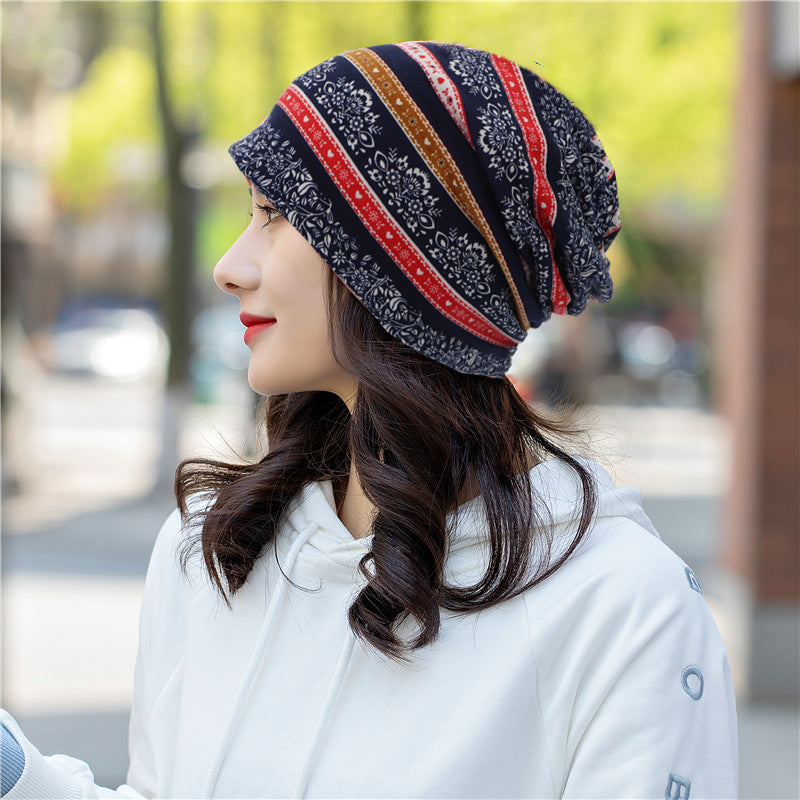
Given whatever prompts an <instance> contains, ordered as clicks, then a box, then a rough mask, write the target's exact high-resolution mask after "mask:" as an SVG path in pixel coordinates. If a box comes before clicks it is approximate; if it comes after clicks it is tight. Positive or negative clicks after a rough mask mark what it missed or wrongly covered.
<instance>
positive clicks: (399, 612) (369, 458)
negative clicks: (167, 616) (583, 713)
mask: <svg viewBox="0 0 800 800" xmlns="http://www.w3.org/2000/svg"><path fill="white" fill-rule="evenodd" d="M330 275H331V278H330V283H329V286H328V295H329V308H330V337H331V343H332V348H333V353H334V356H335V358H336V359H337V361H338V362H339V363H340V364H341V365H342V367H343V368H344V369H345V370H346V371H347V372H348V373H350V374H351V375H353V376H354V377H355V378H356V379H357V381H358V391H357V396H356V398H355V401H354V404H353V408H352V414H351V413H350V411H348V408H347V407H346V405H345V404H344V402H343V401H342V400H341V399H340V398H339V397H337V396H336V395H333V394H330V393H327V392H297V393H293V394H285V395H274V396H271V397H269V398H268V399H267V401H266V430H267V437H268V442H269V450H268V453H267V455H266V456H264V457H263V458H262V459H261V460H259V461H258V462H257V463H248V464H230V463H224V462H221V461H214V460H209V459H189V460H187V461H184V462H183V463H181V465H180V466H179V467H178V470H177V473H176V477H175V494H176V497H177V499H178V504H179V507H180V510H181V512H182V514H183V515H184V520H187V519H188V518H197V517H198V516H199V517H201V518H202V519H201V521H202V527H201V532H200V533H199V534H198V535H196V536H195V537H193V538H191V539H189V540H187V542H186V543H185V547H184V549H183V553H182V556H183V564H184V568H185V567H186V565H187V562H188V559H189V557H190V556H191V554H192V553H194V552H195V551H197V550H200V551H201V552H202V557H203V560H204V562H205V567H206V569H207V571H208V573H209V576H210V577H211V579H212V581H213V583H214V584H215V585H216V586H217V588H218V589H219V591H220V592H221V594H222V595H223V597H225V598H226V600H229V599H230V597H231V596H232V595H233V594H234V593H235V592H237V591H238V590H239V589H240V588H241V587H242V585H243V584H244V583H245V581H246V579H247V576H248V574H249V573H250V571H251V569H252V568H253V565H254V563H255V561H256V560H257V559H258V558H259V556H261V555H262V553H263V552H264V551H265V549H266V548H267V546H268V545H270V543H274V542H275V538H276V536H277V534H278V531H279V529H280V523H281V518H282V516H283V513H284V511H285V509H286V507H287V505H288V504H289V502H290V501H291V500H292V498H293V497H295V495H296V494H297V492H298V491H299V490H300V489H301V488H302V487H303V486H305V485H306V484H308V483H309V482H311V481H323V480H330V481H331V482H332V485H333V490H334V496H335V498H336V503H337V509H339V508H340V507H341V504H342V501H343V499H344V494H345V491H346V489H347V483H348V479H349V475H350V465H351V462H353V463H354V465H355V468H356V470H357V472H358V475H359V478H360V481H361V484H362V487H363V490H364V492H365V494H366V496H367V497H368V498H369V500H370V501H371V502H372V503H373V504H374V505H375V507H376V513H375V514H374V517H373V521H372V532H373V533H374V538H373V543H372V548H371V550H370V551H369V552H368V553H367V554H365V555H364V557H363V558H362V559H361V562H360V565H359V566H360V570H361V572H362V574H363V576H364V578H365V580H366V584H365V585H364V587H363V588H362V589H361V591H360V593H359V594H358V596H357V597H356V599H355V600H354V602H353V604H352V605H351V607H350V610H349V623H350V626H351V628H352V629H353V631H354V632H355V634H356V635H357V636H359V637H361V638H362V639H363V640H364V641H365V642H368V643H369V644H371V645H372V646H374V647H375V648H377V649H378V650H380V651H381V652H383V653H385V654H387V655H389V656H391V657H394V658H399V659H402V658H405V657H406V656H407V655H408V654H409V652H410V651H412V650H414V649H416V648H419V647H423V646H424V645H427V644H429V643H430V642H432V641H433V640H434V639H435V638H436V636H437V634H438V631H439V626H440V616H441V611H442V610H448V611H454V612H472V611H479V610H481V609H484V608H487V607H489V606H492V605H495V604H497V603H500V602H501V601H503V600H506V599H508V598H510V597H513V596H515V595H517V594H519V593H520V592H522V591H524V590H526V589H528V588H530V587H531V586H534V585H535V584H537V583H539V582H540V581H542V580H544V579H545V578H546V577H547V576H548V575H550V574H552V573H553V572H555V570H557V569H558V568H559V567H560V566H561V565H562V564H563V563H564V562H565V561H566V560H567V558H568V557H569V556H570V554H571V553H572V552H573V550H574V549H575V547H577V545H578V543H579V542H580V540H581V539H582V538H583V536H584V534H585V533H586V530H587V529H588V527H589V524H590V521H591V518H592V515H593V513H594V509H595V506H596V488H595V485H594V480H593V477H592V475H591V474H590V473H589V472H588V470H586V469H585V467H583V466H582V464H581V463H580V462H579V461H578V460H576V459H575V458H574V457H572V456H570V455H569V454H568V453H567V452H566V451H565V450H564V449H562V447H561V446H559V445H558V444H557V443H556V442H557V441H560V440H562V439H563V437H564V436H565V435H569V434H570V433H571V431H570V430H569V429H568V428H567V427H566V425H565V424H563V423H558V422H555V421H553V420H549V419H546V418H545V417H543V416H541V415H539V414H537V413H536V412H535V411H534V410H533V409H531V408H530V406H529V405H528V404H527V403H526V402H525V401H523V399H522V398H521V397H520V396H519V394H518V393H517V391H516V390H515V388H514V386H513V385H512V384H511V382H510V381H509V380H508V379H507V378H503V379H497V378H488V377H482V376H476V375H465V374H461V373H458V372H455V371H454V370H452V369H450V368H448V367H445V366H443V365H441V364H438V363H436V362H434V361H432V360H430V359H428V358H426V357H425V356H422V355H420V354H418V353H416V352H415V351H413V350H411V349H410V348H409V347H407V346H406V345H404V344H402V343H401V342H399V341H397V340H395V339H393V338H391V337H390V336H389V335H388V334H387V333H386V332H385V331H384V330H383V329H382V328H381V326H380V325H379V324H378V323H377V322H376V321H375V320H374V318H373V317H372V316H371V315H370V314H369V313H368V312H367V311H366V310H365V309H364V307H363V306H362V305H361V304H360V303H359V302H358V301H357V300H356V299H355V298H354V297H353V296H352V295H351V294H350V292H349V291H348V290H347V289H346V288H345V287H344V285H343V284H342V283H341V282H340V281H339V279H338V278H336V276H335V275H334V274H333V272H331V273H330ZM548 458H558V459H561V460H562V461H563V462H565V463H566V464H567V465H569V467H570V468H571V469H572V470H573V471H574V472H575V473H576V475H577V476H578V478H579V480H580V483H581V485H582V489H583V497H582V502H581V504H580V507H579V508H576V513H575V531H574V534H573V536H572V539H571V541H570V544H569V547H567V548H566V550H565V551H564V552H563V553H561V555H560V556H559V557H558V558H557V559H555V560H551V559H550V557H549V556H550V549H551V544H552V536H551V535H550V534H547V530H548V526H547V524H546V523H547V520H546V519H544V518H543V517H544V514H545V507H544V504H542V503H540V502H537V498H536V497H535V496H534V495H533V493H532V490H531V484H530V478H529V475H528V473H529V470H530V468H531V465H532V464H535V463H538V462H540V461H543V460H546V459H548ZM197 493H210V494H211V496H212V497H213V501H212V502H211V504H210V506H209V507H208V508H207V509H206V510H204V511H201V512H197V511H195V512H194V513H191V512H190V509H189V500H190V498H191V497H192V496H193V495H195V494H197ZM476 494H479V495H480V496H481V498H482V501H483V504H484V507H485V511H486V524H487V530H486V536H487V541H488V544H489V548H488V559H487V562H486V569H485V572H484V574H483V575H482V576H481V577H480V579H479V580H478V581H477V582H475V583H474V584H471V585H468V586H457V585H450V584H448V583H447V582H446V580H445V574H444V565H445V560H446V557H447V552H448V537H449V535H450V533H451V531H450V530H449V529H448V523H449V522H451V521H452V518H451V519H450V520H449V519H448V514H449V513H450V512H451V511H453V510H455V509H456V508H457V507H458V505H459V503H460V502H461V501H463V500H464V499H465V497H467V496H470V495H476ZM198 527H199V526H198ZM534 539H535V541H534ZM276 552H277V551H276ZM535 552H539V553H540V557H538V558H536V559H535V561H536V563H532V562H533V560H534V559H533V553H535ZM542 554H543V555H542ZM407 619H411V620H412V621H413V622H415V623H416V625H415V633H414V634H413V635H411V636H408V637H406V638H403V637H401V636H400V635H399V634H398V626H399V625H400V624H401V623H402V622H404V621H405V620H407Z"/></svg>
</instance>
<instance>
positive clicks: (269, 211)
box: [256, 203, 281, 227]
mask: <svg viewBox="0 0 800 800" xmlns="http://www.w3.org/2000/svg"><path fill="white" fill-rule="evenodd" d="M256 208H257V209H258V210H259V211H261V212H263V213H264V214H265V215H266V217H267V221H266V222H265V223H264V227H266V226H267V225H269V224H270V222H272V221H273V220H275V219H276V218H277V217H279V216H281V212H280V211H278V209H277V208H275V206H270V205H266V204H264V205H261V203H256Z"/></svg>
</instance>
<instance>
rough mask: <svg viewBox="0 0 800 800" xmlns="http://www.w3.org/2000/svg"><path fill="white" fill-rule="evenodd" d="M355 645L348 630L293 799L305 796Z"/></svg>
mask: <svg viewBox="0 0 800 800" xmlns="http://www.w3.org/2000/svg"><path fill="white" fill-rule="evenodd" d="M355 643H356V637H355V635H354V634H353V632H352V630H350V628H348V629H347V637H346V638H345V642H344V647H343V648H342V652H341V654H340V655H339V661H338V662H337V664H336V669H335V670H334V673H333V677H332V678H331V682H330V685H329V686H328V691H327V693H326V695H325V700H324V702H323V703H322V710H321V711H320V714H319V717H318V718H317V724H316V725H315V726H314V732H313V733H312V735H311V740H310V741H309V743H308V748H307V749H306V754H305V757H304V759H303V765H302V768H301V769H300V774H299V775H298V776H297V781H296V783H295V785H294V791H293V792H292V797H293V798H298V797H304V796H305V793H306V786H307V784H308V778H309V775H310V774H311V764H312V762H313V760H314V756H315V755H316V750H317V747H318V746H319V741H320V739H321V738H322V732H323V731H324V730H325V726H326V725H327V722H328V718H329V717H330V715H331V711H332V710H333V706H334V704H335V702H336V695H337V694H338V693H339V688H340V687H341V685H342V681H343V680H344V675H345V672H347V665H348V664H349V663H350V656H351V655H352V654H353V647H354V646H355Z"/></svg>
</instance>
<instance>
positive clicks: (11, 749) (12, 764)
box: [0, 724, 25, 796]
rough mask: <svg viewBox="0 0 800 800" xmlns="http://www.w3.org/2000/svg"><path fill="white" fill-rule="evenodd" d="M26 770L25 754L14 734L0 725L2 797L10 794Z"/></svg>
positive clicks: (0, 780)
mask: <svg viewBox="0 0 800 800" xmlns="http://www.w3.org/2000/svg"><path fill="white" fill-rule="evenodd" d="M23 769H25V754H24V753H23V752H22V748H21V747H20V745H19V742H18V741H17V740H16V739H15V738H14V734H12V733H11V731H10V730H9V729H8V728H6V726H5V725H2V724H0V796H4V795H6V794H8V792H10V791H11V790H12V789H13V788H14V786H15V785H16V783H17V781H18V780H19V778H20V775H22V770H23Z"/></svg>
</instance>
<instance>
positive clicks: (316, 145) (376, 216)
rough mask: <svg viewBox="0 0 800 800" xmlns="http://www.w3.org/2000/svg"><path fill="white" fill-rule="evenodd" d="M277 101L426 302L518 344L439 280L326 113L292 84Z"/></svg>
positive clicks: (498, 341) (489, 336)
mask: <svg viewBox="0 0 800 800" xmlns="http://www.w3.org/2000/svg"><path fill="white" fill-rule="evenodd" d="M278 105H280V107H281V108H282V109H283V110H284V111H285V112H286V114H287V115H288V116H289V119H291V121H292V122H293V123H294V125H295V127H296V128H297V129H298V131H300V133H301V134H302V135H303V138H304V139H305V141H306V143H307V144H308V145H309V146H310V147H311V149H312V150H313V151H314V154H315V155H316V156H317V158H318V159H319V161H320V163H321V164H322V166H323V167H324V168H325V170H326V171H327V173H328V175H329V176H330V178H331V180H332V181H333V182H334V183H335V184H336V186H337V188H338V190H339V191H340V192H341V193H342V196H343V197H344V198H345V199H346V200H347V202H348V203H349V204H350V206H351V207H352V209H353V210H354V211H355V212H356V214H357V215H358V217H359V219H360V220H361V222H362V224H363V225H364V227H365V228H366V229H367V230H368V231H369V232H370V234H371V235H372V236H373V238H374V239H375V240H376V241H377V242H378V244H380V246H381V247H382V248H383V249H384V250H385V251H386V252H387V253H388V254H389V256H390V257H391V258H392V260H393V261H394V262H395V264H397V265H398V266H399V267H400V269H401V270H402V271H403V273H404V274H405V275H406V277H407V278H408V279H409V280H410V281H411V282H412V283H413V284H414V286H416V288H417V289H418V290H419V291H420V292H421V293H422V295H423V296H424V297H425V298H426V299H427V300H428V302H429V303H430V304H431V305H432V306H434V308H436V309H437V310H438V311H439V312H440V313H441V314H442V315H443V316H445V317H447V318H448V319H450V320H452V321H453V322H455V323H456V325H458V326H460V327H461V328H463V329H464V330H467V331H469V332H470V333H472V334H473V335H475V336H477V337H479V338H480V339H483V340H484V341H487V342H490V343H491V344H494V345H498V346H500V347H513V346H514V345H515V344H517V342H516V341H515V340H514V339H512V338H511V337H510V336H508V335H507V334H506V333H504V332H503V331H501V330H500V329H499V328H498V327H497V326H496V325H494V324H493V323H492V322H490V321H489V320H488V319H486V317H484V316H483V315H482V314H481V313H480V312H479V311H478V310H477V309H475V308H473V307H472V306H471V305H470V304H469V303H467V302H465V301H464V299H463V298H461V297H460V296H459V295H458V294H456V293H455V292H454V291H453V290H452V289H451V287H450V286H448V285H447V284H446V283H445V282H444V280H443V279H442V277H441V276H440V275H439V273H438V272H436V270H435V269H434V268H433V266H432V265H431V264H430V262H428V260H427V259H426V258H425V256H424V255H423V254H422V253H421V252H420V250H419V249H418V248H417V246H416V244H414V242H413V241H412V240H411V239H409V238H408V236H406V234H405V232H404V231H403V229H402V228H401V227H400V226H399V225H398V224H397V222H396V221H395V219H394V218H393V217H392V215H391V214H390V213H389V212H388V210H387V209H386V207H385V206H384V205H383V203H381V201H380V200H379V198H378V196H377V195H376V194H375V192H374V191H373V190H372V187H371V186H370V185H369V184H368V183H367V182H366V181H365V180H364V178H363V176H362V175H361V173H360V172H359V171H358V169H357V168H356V166H355V164H354V163H353V162H352V160H351V159H350V157H349V156H348V155H347V152H346V151H345V150H344V148H343V147H342V146H341V144H340V143H339V140H338V139H337V138H336V136H335V135H334V134H333V132H332V131H331V129H330V128H329V126H328V124H327V122H326V121H325V119H324V118H323V117H322V116H321V115H320V113H319V112H318V111H317V109H316V108H315V107H314V105H313V104H312V103H311V101H310V100H309V99H308V97H306V95H305V94H304V93H303V92H302V91H301V90H300V89H299V88H298V87H297V86H296V85H295V84H292V85H291V86H290V87H289V88H288V89H287V90H286V91H285V92H284V93H283V95H281V97H280V99H279V100H278Z"/></svg>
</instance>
